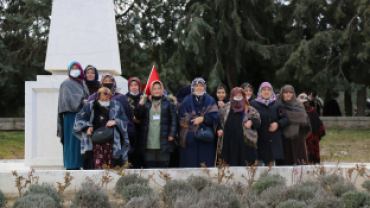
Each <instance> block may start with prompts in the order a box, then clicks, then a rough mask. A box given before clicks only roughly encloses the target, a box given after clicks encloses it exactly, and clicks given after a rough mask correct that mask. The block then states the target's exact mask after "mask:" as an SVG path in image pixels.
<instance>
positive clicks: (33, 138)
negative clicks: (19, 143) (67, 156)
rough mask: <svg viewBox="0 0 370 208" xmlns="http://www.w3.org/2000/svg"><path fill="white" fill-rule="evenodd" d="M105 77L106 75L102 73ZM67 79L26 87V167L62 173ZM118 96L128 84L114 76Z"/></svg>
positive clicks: (41, 79) (45, 79)
mask: <svg viewBox="0 0 370 208" xmlns="http://www.w3.org/2000/svg"><path fill="white" fill-rule="evenodd" d="M99 73H100V74H104V73H105V72H104V71H99ZM66 79H68V76H67V75H38V76H37V81H28V82H26V86H25V94H26V95H25V96H26V97H25V102H26V103H25V123H26V124H27V125H26V127H25V165H26V166H28V167H30V168H33V169H42V170H62V169H64V167H63V146H62V144H61V143H60V139H59V138H58V137H57V115H58V95H59V87H60V85H61V83H62V82H63V81H64V80H66ZM115 79H116V82H117V92H121V93H124V94H125V93H126V92H127V80H126V79H124V78H123V77H121V76H115Z"/></svg>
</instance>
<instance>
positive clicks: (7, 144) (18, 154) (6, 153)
mask: <svg viewBox="0 0 370 208" xmlns="http://www.w3.org/2000/svg"><path fill="white" fill-rule="evenodd" d="M23 158H24V131H0V159H23Z"/></svg>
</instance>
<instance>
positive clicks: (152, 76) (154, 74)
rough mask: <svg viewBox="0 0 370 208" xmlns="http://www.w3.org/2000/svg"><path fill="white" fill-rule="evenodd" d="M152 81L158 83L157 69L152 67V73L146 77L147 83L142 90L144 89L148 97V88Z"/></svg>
mask: <svg viewBox="0 0 370 208" xmlns="http://www.w3.org/2000/svg"><path fill="white" fill-rule="evenodd" d="M154 81H160V80H159V76H158V73H157V69H156V68H155V66H153V68H152V71H151V72H150V75H149V77H148V81H147V82H146V84H145V88H143V89H145V90H144V93H145V94H147V95H150V86H151V85H152V83H153V82H154Z"/></svg>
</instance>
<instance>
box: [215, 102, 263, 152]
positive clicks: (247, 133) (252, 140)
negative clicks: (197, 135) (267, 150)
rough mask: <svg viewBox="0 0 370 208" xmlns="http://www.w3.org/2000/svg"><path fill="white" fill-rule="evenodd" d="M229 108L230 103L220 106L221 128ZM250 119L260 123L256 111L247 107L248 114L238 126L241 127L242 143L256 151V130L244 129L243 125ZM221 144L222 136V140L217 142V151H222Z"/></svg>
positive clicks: (227, 115)
mask: <svg viewBox="0 0 370 208" xmlns="http://www.w3.org/2000/svg"><path fill="white" fill-rule="evenodd" d="M230 107H231V105H230V103H227V104H225V105H224V106H222V107H221V108H220V125H221V126H222V128H223V127H224V126H225V124H226V121H227V119H228V117H229V113H230ZM251 119H257V120H259V121H260V122H261V117H260V114H259V113H258V111H257V110H256V109H255V108H253V107H252V106H249V109H248V112H247V113H246V115H245V116H244V117H243V121H242V123H241V124H240V125H242V126H243V136H244V142H245V143H246V144H247V145H249V146H251V147H254V148H256V149H257V140H258V134H257V130H255V129H252V128H250V129H247V128H245V127H244V125H245V124H246V123H247V122H248V120H251ZM222 144H223V136H222V138H220V140H219V142H218V149H219V150H222ZM220 145H221V146H220Z"/></svg>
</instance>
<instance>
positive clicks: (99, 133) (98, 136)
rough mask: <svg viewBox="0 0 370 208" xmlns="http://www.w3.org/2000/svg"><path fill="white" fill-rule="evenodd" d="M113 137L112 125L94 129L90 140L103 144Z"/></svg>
mask: <svg viewBox="0 0 370 208" xmlns="http://www.w3.org/2000/svg"><path fill="white" fill-rule="evenodd" d="M113 137H114V127H106V126H103V127H99V128H97V129H96V130H94V132H93V134H92V135H91V141H92V143H95V144H104V143H106V142H109V141H111V140H113Z"/></svg>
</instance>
